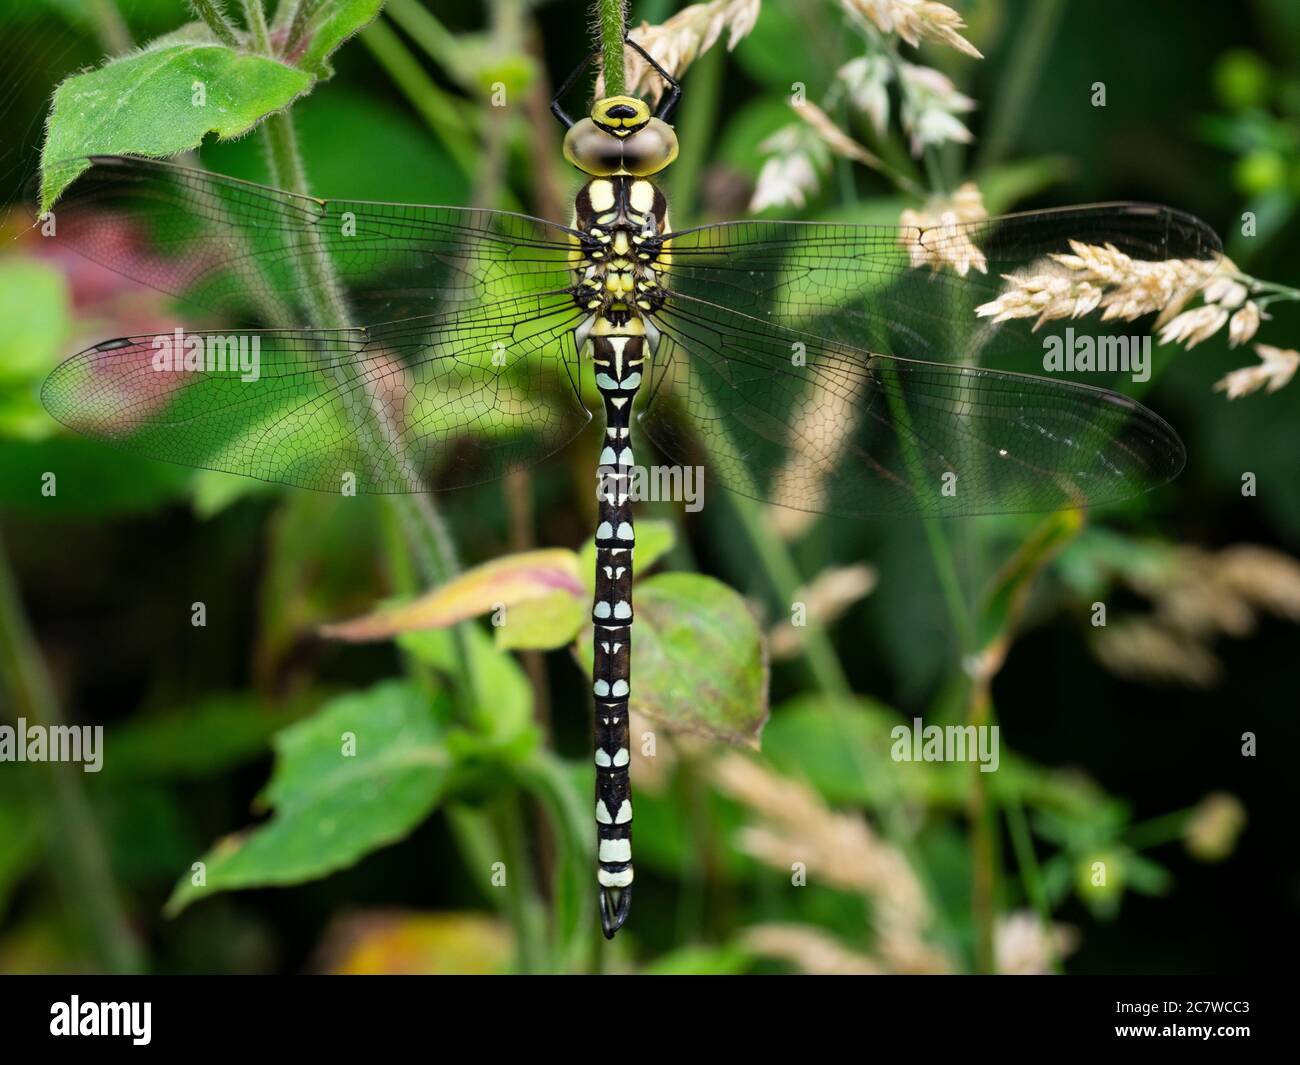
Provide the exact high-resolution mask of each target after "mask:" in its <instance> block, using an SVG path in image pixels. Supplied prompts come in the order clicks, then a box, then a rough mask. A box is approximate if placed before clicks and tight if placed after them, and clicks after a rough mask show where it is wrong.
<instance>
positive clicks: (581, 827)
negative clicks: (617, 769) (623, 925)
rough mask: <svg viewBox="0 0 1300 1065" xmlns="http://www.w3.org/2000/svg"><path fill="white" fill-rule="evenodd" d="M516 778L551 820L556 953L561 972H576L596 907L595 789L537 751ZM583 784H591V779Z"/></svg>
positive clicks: (553, 756)
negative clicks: (591, 800)
mask: <svg viewBox="0 0 1300 1065" xmlns="http://www.w3.org/2000/svg"><path fill="white" fill-rule="evenodd" d="M516 774H517V776H518V777H519V780H520V782H521V783H522V784H523V785H524V787H525V788H527V789H528V790H529V791H530V792H532V793H533V794H534V795H535V796H537V799H538V800H539V801H540V802H541V804H542V806H543V807H545V809H546V813H547V816H548V818H549V819H550V824H551V828H552V831H553V836H554V840H555V850H556V854H555V863H554V864H555V870H554V875H553V879H552V885H551V887H552V890H551V900H552V907H553V909H554V913H555V920H554V943H555V946H554V951H553V953H554V955H555V957H556V959H557V961H558V963H559V967H560V969H561V971H571V970H576V969H578V968H579V967H580V966H581V964H582V962H583V958H584V954H585V953H586V950H587V944H588V941H589V938H590V933H591V929H592V925H591V915H592V912H593V910H594V908H595V887H596V879H595V877H594V876H593V875H592V863H593V862H594V860H595V857H596V855H595V845H594V842H595V841H594V839H593V836H594V833H593V832H592V828H591V811H590V810H589V809H588V807H589V805H590V803H589V802H588V800H587V796H588V795H590V794H591V788H590V787H589V786H588V787H584V788H582V789H579V787H578V785H577V783H576V781H575V779H574V775H573V773H572V772H571V771H570V769H569V767H568V766H566V765H565V764H564V763H563V762H561V761H560V760H559V759H558V758H556V756H555V755H554V754H552V753H551V752H550V751H546V750H538V751H537V752H536V753H535V754H534V756H533V757H531V758H529V759H528V761H527V762H525V763H523V764H522V765H520V766H519V767H518V769H517V770H516ZM584 782H585V783H586V784H588V785H590V780H589V779H586V780H585V781H584Z"/></svg>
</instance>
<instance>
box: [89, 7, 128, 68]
mask: <svg viewBox="0 0 1300 1065" xmlns="http://www.w3.org/2000/svg"><path fill="white" fill-rule="evenodd" d="M90 15H91V18H92V19H93V20H94V23H95V34H96V36H97V37H99V43H100V44H102V45H103V46H104V51H105V52H106V53H107V54H108V55H122V54H123V53H124V52H129V51H130V50H131V48H132V46H133V42H132V41H131V31H130V29H129V28H128V27H127V24H126V20H125V19H123V18H122V15H121V13H120V12H119V11H118V10H117V8H116V7H114V6H113V2H112V0H90Z"/></svg>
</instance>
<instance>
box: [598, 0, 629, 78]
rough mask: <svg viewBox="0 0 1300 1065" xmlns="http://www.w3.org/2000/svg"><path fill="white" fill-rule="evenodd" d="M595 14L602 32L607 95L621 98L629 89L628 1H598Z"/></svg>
mask: <svg viewBox="0 0 1300 1065" xmlns="http://www.w3.org/2000/svg"><path fill="white" fill-rule="evenodd" d="M595 14H596V25H597V27H598V29H599V31H600V58H601V68H602V70H603V72H604V76H605V95H606V96H621V95H622V94H623V93H624V91H625V90H626V88H627V68H626V66H625V64H624V61H623V42H624V41H625V40H626V39H627V0H596V12H595Z"/></svg>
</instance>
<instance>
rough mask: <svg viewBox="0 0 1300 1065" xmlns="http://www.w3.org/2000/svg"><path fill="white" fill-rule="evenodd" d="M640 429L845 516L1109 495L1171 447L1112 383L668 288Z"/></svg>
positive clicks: (1170, 461)
mask: <svg viewBox="0 0 1300 1065" xmlns="http://www.w3.org/2000/svg"><path fill="white" fill-rule="evenodd" d="M657 321H658V324H659V326H660V329H661V330H662V332H663V337H664V339H663V340H662V342H661V344H660V348H659V351H658V352H657V354H656V357H655V358H656V363H657V374H658V376H657V378H656V380H655V386H654V389H653V391H652V394H651V396H650V399H649V403H648V405H647V406H646V407H645V409H644V410H643V411H642V413H641V424H642V425H643V427H644V428H645V429H646V431H647V433H648V435H649V436H650V437H651V439H653V440H654V441H655V443H656V444H657V445H658V446H659V447H660V448H661V449H662V450H663V451H664V452H665V453H666V454H667V455H669V456H670V457H671V458H672V459H673V460H674V461H677V462H680V463H684V464H696V463H699V464H702V465H704V467H705V470H706V477H709V478H712V479H714V480H716V481H718V482H719V483H720V484H722V485H723V486H724V487H726V488H729V489H731V490H732V491H736V492H739V493H740V494H742V495H747V496H750V497H752V498H757V499H764V500H769V501H771V502H774V503H777V504H780V505H782V506H787V507H791V508H794V509H797V510H809V511H817V512H824V513H832V514H842V515H846V516H852V517H867V516H873V515H888V514H899V513H919V514H923V515H929V516H953V515H968V514H983V513H993V512H1015V511H1047V510H1056V509H1063V508H1068V507H1075V506H1083V505H1089V504H1100V503H1107V502H1111V501H1114V500H1119V499H1124V498H1127V497H1129V496H1132V495H1135V494H1137V493H1139V492H1142V491H1144V490H1146V489H1149V488H1152V487H1154V486H1156V485H1159V484H1162V483H1164V482H1165V481H1168V480H1169V479H1171V478H1172V477H1174V476H1175V475H1176V474H1177V473H1178V472H1179V470H1180V469H1181V468H1182V465H1183V462H1184V452H1183V447H1182V443H1181V442H1180V441H1179V439H1178V437H1177V435H1176V434H1175V433H1174V432H1173V430H1172V429H1170V427H1169V426H1168V425H1167V424H1165V422H1164V421H1162V420H1161V419H1160V418H1159V417H1157V416H1156V415H1155V414H1153V413H1151V412H1150V411H1149V410H1147V409H1146V408H1145V407H1143V406H1141V405H1140V404H1138V403H1136V402H1135V401H1133V400H1131V399H1128V398H1126V397H1124V396H1121V395H1119V394H1117V393H1114V392H1110V391H1106V390H1104V389H1098V388H1092V387H1089V386H1086V385H1079V384H1072V383H1068V382H1057V381H1049V380H1043V379H1040V378H1034V377H1030V376H1026V375H1021V374H1014V373H1006V372H1002V371H993V370H985V369H979V368H974V367H961V366H950V365H943V364H940V363H935V362H925V361H919V360H912V359H901V358H895V357H892V356H887V355H877V354H872V353H870V352H867V351H864V350H862V349H860V348H856V347H850V346H848V345H845V344H841V343H838V342H836V341H833V340H828V339H826V338H823V337H818V336H815V335H813V334H811V333H803V332H797V331H795V330H792V329H788V328H786V327H785V326H782V325H776V324H773V323H772V322H770V321H763V320H760V319H758V318H755V317H751V316H749V315H745V314H741V313H739V312H738V311H735V310H733V309H731V308H730V307H722V306H719V305H718V304H715V303H710V302H706V301H701V300H696V299H692V298H690V297H685V296H679V297H675V298H673V299H671V300H670V301H669V304H668V306H667V308H666V309H665V310H663V311H662V312H660V313H659V314H658V315H657Z"/></svg>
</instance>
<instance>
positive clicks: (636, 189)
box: [628, 181, 655, 214]
mask: <svg viewBox="0 0 1300 1065" xmlns="http://www.w3.org/2000/svg"><path fill="white" fill-rule="evenodd" d="M628 203H629V204H630V205H631V207H632V209H633V210H634V211H636V212H637V213H639V214H649V213H650V212H651V210H653V209H654V205H655V187H654V185H652V184H651V183H650V182H649V181H634V182H632V187H631V188H630V189H629V190H628Z"/></svg>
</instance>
